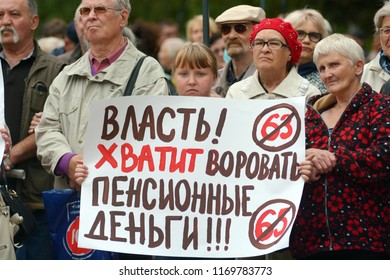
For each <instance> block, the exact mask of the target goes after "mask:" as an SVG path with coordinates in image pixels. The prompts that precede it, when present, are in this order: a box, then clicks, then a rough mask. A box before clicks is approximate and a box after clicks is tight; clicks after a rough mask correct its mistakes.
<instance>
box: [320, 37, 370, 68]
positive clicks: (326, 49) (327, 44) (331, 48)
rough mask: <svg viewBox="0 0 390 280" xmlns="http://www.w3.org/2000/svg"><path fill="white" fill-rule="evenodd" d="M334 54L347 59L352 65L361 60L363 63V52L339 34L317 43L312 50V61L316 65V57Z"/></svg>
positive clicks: (354, 42) (353, 41)
mask: <svg viewBox="0 0 390 280" xmlns="http://www.w3.org/2000/svg"><path fill="white" fill-rule="evenodd" d="M334 52H337V53H339V54H341V55H342V56H345V57H346V58H348V59H349V60H350V61H351V63H352V64H355V63H356V62H357V61H359V60H362V61H363V63H364V51H363V49H362V47H361V46H360V45H359V44H358V43H356V41H355V40H353V39H351V38H348V37H347V36H344V35H342V34H339V33H334V34H332V35H329V36H328V37H326V38H324V39H322V40H321V41H319V42H318V44H317V45H316V47H315V49H314V55H313V61H314V63H316V64H317V60H318V57H319V56H321V55H330V54H332V53H334Z"/></svg>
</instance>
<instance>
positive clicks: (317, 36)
mask: <svg viewBox="0 0 390 280" xmlns="http://www.w3.org/2000/svg"><path fill="white" fill-rule="evenodd" d="M297 33H298V40H300V41H302V40H303V39H305V37H306V35H307V36H309V40H310V41H312V42H313V43H318V42H319V41H320V40H321V39H322V36H321V33H318V32H309V33H307V32H305V31H303V30H297Z"/></svg>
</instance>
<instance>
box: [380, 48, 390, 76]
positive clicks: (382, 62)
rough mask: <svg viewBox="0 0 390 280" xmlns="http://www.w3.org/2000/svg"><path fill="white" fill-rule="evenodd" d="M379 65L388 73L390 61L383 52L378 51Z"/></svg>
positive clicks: (389, 71)
mask: <svg viewBox="0 0 390 280" xmlns="http://www.w3.org/2000/svg"><path fill="white" fill-rule="evenodd" d="M379 64H380V65H381V67H382V69H383V70H385V71H386V72H387V73H390V61H389V58H388V57H387V56H386V55H385V53H384V52H383V51H380V57H379Z"/></svg>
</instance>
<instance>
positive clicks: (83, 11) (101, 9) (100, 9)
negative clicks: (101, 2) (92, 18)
mask: <svg viewBox="0 0 390 280" xmlns="http://www.w3.org/2000/svg"><path fill="white" fill-rule="evenodd" d="M91 10H93V12H94V13H95V14H96V15H97V16H99V15H104V14H105V13H107V11H116V12H118V11H121V9H114V8H108V7H106V6H95V7H93V8H89V7H82V8H80V10H79V11H80V15H82V16H83V17H86V16H89V14H90V13H91Z"/></svg>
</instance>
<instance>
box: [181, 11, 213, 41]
mask: <svg viewBox="0 0 390 280" xmlns="http://www.w3.org/2000/svg"><path fill="white" fill-rule="evenodd" d="M197 23H200V24H203V15H197V16H194V17H193V18H192V19H190V20H189V21H187V24H186V36H187V40H188V41H191V33H192V29H193V28H194V26H195V25H196V24H197ZM209 28H210V35H213V34H215V33H217V32H218V31H219V30H218V25H217V24H216V23H215V21H214V19H213V18H212V17H209Z"/></svg>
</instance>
